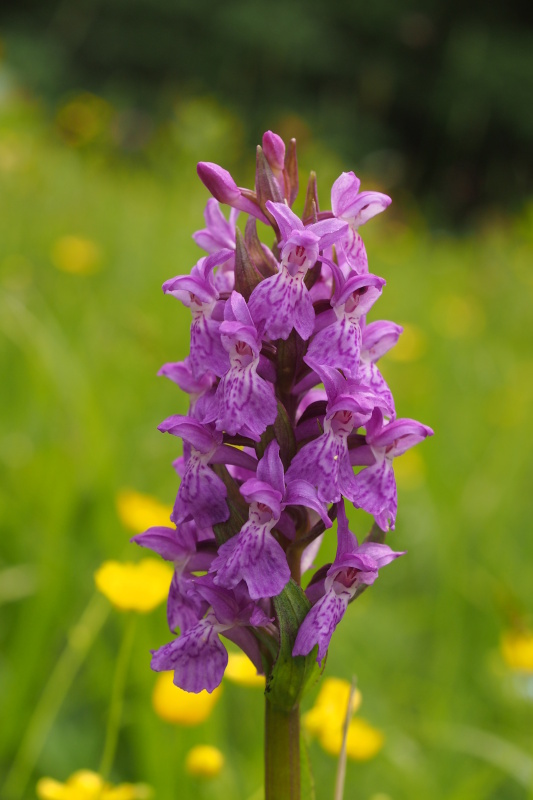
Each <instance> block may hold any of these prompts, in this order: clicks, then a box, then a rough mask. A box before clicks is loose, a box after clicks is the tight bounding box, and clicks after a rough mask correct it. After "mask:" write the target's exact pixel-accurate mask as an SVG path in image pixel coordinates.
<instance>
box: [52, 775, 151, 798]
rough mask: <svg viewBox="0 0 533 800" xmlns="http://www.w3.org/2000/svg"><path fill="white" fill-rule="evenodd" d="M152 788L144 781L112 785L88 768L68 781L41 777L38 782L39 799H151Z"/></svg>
mask: <svg viewBox="0 0 533 800" xmlns="http://www.w3.org/2000/svg"><path fill="white" fill-rule="evenodd" d="M152 796H153V792H152V789H151V788H150V786H147V785H146V784H144V783H136V784H133V783H121V784H120V785H119V786H111V784H109V783H105V781H104V780H103V779H102V778H101V777H100V775H98V774H97V773H96V772H91V771H90V770H88V769H81V770H79V771H78V772H75V773H74V775H71V776H70V778H69V779H68V780H67V781H66V783H59V781H55V780H53V778H41V779H40V781H38V783H37V797H38V798H39V800H149V798H151V797H152Z"/></svg>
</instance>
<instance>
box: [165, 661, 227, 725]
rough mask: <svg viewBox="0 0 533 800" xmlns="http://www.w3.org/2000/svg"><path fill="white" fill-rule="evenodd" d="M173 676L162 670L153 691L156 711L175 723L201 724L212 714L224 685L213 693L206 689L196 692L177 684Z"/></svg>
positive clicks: (166, 719)
mask: <svg viewBox="0 0 533 800" xmlns="http://www.w3.org/2000/svg"><path fill="white" fill-rule="evenodd" d="M173 677H174V673H173V672H162V673H161V674H160V675H159V677H158V678H157V681H156V684H155V686H154V691H153V693H152V705H153V707H154V711H155V712H156V714H157V715H158V716H160V717H161V719H164V720H165V721H166V722H173V723H174V724H175V725H200V723H201V722H204V721H205V720H206V719H207V718H208V717H209V715H210V714H211V711H212V710H213V707H214V705H215V703H216V702H217V700H218V698H219V697H220V694H221V692H222V687H221V686H217V688H216V689H214V690H213V691H212V692H211V693H209V692H207V691H205V690H204V691H203V692H199V693H198V694H194V693H193V692H185V691H184V690H183V689H180V688H179V687H178V686H175V685H174V683H173V682H172V679H173Z"/></svg>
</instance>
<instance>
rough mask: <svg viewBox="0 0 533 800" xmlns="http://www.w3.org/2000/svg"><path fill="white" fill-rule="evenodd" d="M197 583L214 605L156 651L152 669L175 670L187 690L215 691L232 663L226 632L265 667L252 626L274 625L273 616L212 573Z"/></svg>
mask: <svg viewBox="0 0 533 800" xmlns="http://www.w3.org/2000/svg"><path fill="white" fill-rule="evenodd" d="M196 586H197V589H198V591H199V592H200V593H201V594H202V595H203V596H204V599H205V600H206V601H207V602H208V603H209V606H210V608H209V611H208V613H207V615H206V617H205V618H204V619H202V620H200V621H199V622H197V623H196V625H194V626H193V627H192V628H189V629H188V630H187V631H185V632H184V633H182V634H181V636H179V637H178V638H177V639H175V640H174V641H173V642H170V643H169V644H166V645H163V647H160V648H159V650H156V651H155V652H153V654H152V662H151V667H152V669H153V670H155V671H156V672H161V671H167V670H168V671H173V672H174V683H175V684H176V686H179V687H180V688H181V689H184V690H185V691H187V692H195V693H198V692H201V691H203V690H204V689H205V690H207V691H208V692H212V691H213V689H216V687H217V686H218V685H219V684H220V682H221V680H222V677H223V675H224V670H225V669H226V665H227V663H228V654H227V652H226V648H225V647H224V645H223V644H222V642H221V641H220V634H223V635H224V636H226V637H227V638H229V639H231V640H232V641H235V642H238V644H239V646H240V647H241V648H242V649H243V650H244V652H245V653H246V654H247V655H248V657H249V658H250V659H251V660H252V662H253V663H254V664H255V665H256V667H257V668H258V670H261V671H262V665H261V660H260V655H259V648H258V645H257V640H256V639H255V638H254V636H253V634H252V633H251V632H250V630H248V628H250V627H252V628H253V627H268V626H271V620H270V618H269V617H268V616H267V615H266V614H265V613H264V611H263V610H262V608H261V607H260V606H259V605H257V604H255V603H253V602H252V601H251V600H250V598H249V597H247V596H246V595H245V594H244V593H243V592H242V591H239V592H230V591H228V590H227V589H222V588H220V587H216V586H213V584H212V579H211V577H210V576H206V577H205V578H199V579H197V580H196Z"/></svg>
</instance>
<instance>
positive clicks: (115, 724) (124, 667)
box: [98, 611, 137, 780]
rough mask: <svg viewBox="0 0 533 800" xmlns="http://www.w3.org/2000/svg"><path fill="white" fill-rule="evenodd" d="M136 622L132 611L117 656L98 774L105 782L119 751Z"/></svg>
mask: <svg viewBox="0 0 533 800" xmlns="http://www.w3.org/2000/svg"><path fill="white" fill-rule="evenodd" d="M136 622H137V615H136V614H135V612H133V611H130V613H129V619H128V620H127V623H126V626H125V628H124V636H123V637H122V644H121V645H120V650H119V653H118V656H117V664H116V667H115V674H114V676H113V688H112V689H111V700H110V703H109V715H108V717H107V726H106V732H105V744H104V752H103V754H102V760H101V761H100V767H99V769H98V772H99V773H100V775H101V776H102V778H103V779H104V780H106V779H107V778H108V777H109V773H110V771H111V767H112V766H113V759H114V758H115V751H116V749H117V741H118V733H119V729H120V720H121V717H122V708H123V706H124V688H125V686H126V675H127V672H128V664H129V661H130V655H131V650H132V646H133V640H134V638H135V627H136Z"/></svg>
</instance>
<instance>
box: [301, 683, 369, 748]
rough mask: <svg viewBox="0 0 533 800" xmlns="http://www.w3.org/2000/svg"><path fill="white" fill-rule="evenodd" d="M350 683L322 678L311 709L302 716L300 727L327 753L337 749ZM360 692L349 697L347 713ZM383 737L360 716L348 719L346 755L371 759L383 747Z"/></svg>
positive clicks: (354, 708)
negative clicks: (349, 703)
mask: <svg viewBox="0 0 533 800" xmlns="http://www.w3.org/2000/svg"><path fill="white" fill-rule="evenodd" d="M350 692H351V685H350V683H349V682H348V681H345V680H342V679H341V678H326V679H325V680H324V682H323V684H322V686H321V689H320V692H319V694H318V697H317V699H316V702H315V704H314V706H313V708H312V709H311V710H310V711H308V712H307V714H305V715H304V717H303V725H304V728H305V729H306V730H307V732H308V733H310V734H311V735H312V736H316V738H317V739H318V741H319V742H320V745H321V747H323V748H324V750H325V751H326V752H327V753H330V755H333V756H338V755H339V754H340V752H341V747H342V737H343V730H344V721H345V719H346V713H347V709H348V701H349V699H350ZM361 700H362V697H361V692H360V691H359V689H357V690H356V691H355V693H354V696H353V699H352V705H351V708H350V710H349V716H352V714H354V713H355V712H356V711H357V710H358V708H359V706H360V705H361ZM384 740H385V738H384V736H383V734H382V733H381V731H379V730H377V729H376V728H373V727H372V726H371V725H370V723H368V722H366V720H364V719H361V718H360V717H355V718H354V719H352V720H351V721H350V723H349V726H348V735H347V740H346V755H347V756H348V758H352V759H354V760H356V761H365V760H367V759H369V758H373V757H374V756H375V755H376V754H377V753H378V752H379V751H380V750H381V748H382V747H383V742H384Z"/></svg>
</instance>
